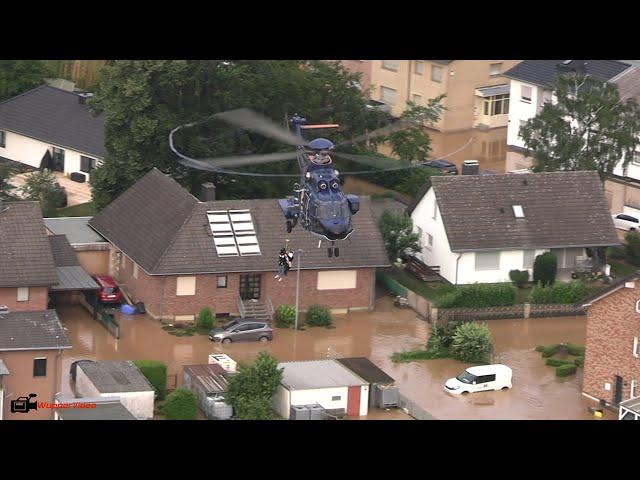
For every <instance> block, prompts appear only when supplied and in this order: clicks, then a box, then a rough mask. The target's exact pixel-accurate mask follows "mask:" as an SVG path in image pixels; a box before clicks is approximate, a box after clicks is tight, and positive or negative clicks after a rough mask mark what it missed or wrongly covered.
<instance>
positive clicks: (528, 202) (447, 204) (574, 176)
mask: <svg viewBox="0 0 640 480" xmlns="http://www.w3.org/2000/svg"><path fill="white" fill-rule="evenodd" d="M431 181H432V184H433V189H434V192H435V196H436V199H437V202H438V207H439V210H440V214H441V216H442V221H443V223H444V227H445V230H446V232H447V237H448V239H449V244H450V246H451V251H453V252H465V251H481V250H505V249H510V248H513V249H517V250H519V249H529V248H562V247H587V246H594V247H595V246H608V245H619V244H620V242H619V240H618V236H617V234H616V230H615V228H614V226H613V220H612V219H611V212H610V211H609V207H608V205H607V201H606V199H605V197H604V189H603V186H602V183H601V182H600V178H599V176H598V173H597V172H595V171H591V172H549V173H525V174H519V175H514V174H504V175H487V176H481V175H480V176H478V175H451V176H434V177H432V178H431ZM525 182H526V184H525ZM513 205H521V206H522V208H523V210H524V215H525V217H524V218H516V217H515V215H514V212H513ZM501 209H502V210H501Z"/></svg>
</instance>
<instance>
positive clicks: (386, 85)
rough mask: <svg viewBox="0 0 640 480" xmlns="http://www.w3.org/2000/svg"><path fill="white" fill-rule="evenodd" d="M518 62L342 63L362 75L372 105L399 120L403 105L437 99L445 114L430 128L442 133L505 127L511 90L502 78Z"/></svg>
mask: <svg viewBox="0 0 640 480" xmlns="http://www.w3.org/2000/svg"><path fill="white" fill-rule="evenodd" d="M519 62H520V60H343V61H342V65H343V66H344V67H345V68H347V69H348V70H350V71H352V72H358V73H362V74H363V77H362V81H361V88H362V89H363V90H364V91H367V90H368V89H369V88H370V87H373V88H372V91H371V94H370V95H371V100H372V101H373V102H372V103H373V104H378V105H381V106H382V108H384V109H387V110H388V111H389V112H390V113H391V114H392V115H394V116H396V117H399V116H400V115H401V114H402V112H404V110H405V109H406V106H407V102H409V101H411V102H414V103H416V104H418V105H426V104H427V102H428V101H429V100H430V99H432V98H435V97H437V96H439V95H441V94H445V95H446V98H445V99H444V100H443V104H444V105H445V106H446V107H447V110H445V111H444V112H442V117H441V118H440V120H439V121H438V122H437V123H436V124H435V125H434V128H435V129H436V130H439V131H441V132H455V131H459V130H468V129H470V128H475V127H477V128H483V129H491V128H497V127H504V126H506V124H507V114H508V111H509V86H508V80H507V79H506V78H505V77H504V72H505V71H507V70H509V69H510V68H511V67H513V66H515V65H517V64H518V63H519Z"/></svg>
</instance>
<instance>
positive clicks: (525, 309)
mask: <svg viewBox="0 0 640 480" xmlns="http://www.w3.org/2000/svg"><path fill="white" fill-rule="evenodd" d="M576 315H586V311H585V309H584V308H583V307H582V306H578V305H574V304H532V303H525V304H520V305H510V306H506V307H487V308H447V309H438V308H435V307H432V308H431V309H430V312H429V317H428V318H430V319H431V321H435V322H436V323H437V324H438V325H442V324H445V323H448V322H454V321H456V322H472V321H477V320H499V319H507V318H508V319H525V318H541V317H574V316H576Z"/></svg>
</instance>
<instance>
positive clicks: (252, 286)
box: [240, 273, 262, 300]
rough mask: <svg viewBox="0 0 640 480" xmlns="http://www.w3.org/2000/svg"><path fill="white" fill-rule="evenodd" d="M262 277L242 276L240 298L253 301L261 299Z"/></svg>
mask: <svg viewBox="0 0 640 480" xmlns="http://www.w3.org/2000/svg"><path fill="white" fill-rule="evenodd" d="M261 284H262V275H260V274H255V273H248V274H246V275H240V298H241V299H242V300H251V299H254V298H255V299H258V298H260V294H261Z"/></svg>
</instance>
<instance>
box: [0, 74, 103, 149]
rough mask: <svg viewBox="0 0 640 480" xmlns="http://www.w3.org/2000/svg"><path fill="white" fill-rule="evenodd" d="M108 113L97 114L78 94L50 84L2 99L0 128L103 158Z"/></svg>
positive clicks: (0, 104)
mask: <svg viewBox="0 0 640 480" xmlns="http://www.w3.org/2000/svg"><path fill="white" fill-rule="evenodd" d="M104 124H105V115H104V114H101V115H99V116H98V117H94V116H93V114H92V113H91V112H90V110H89V107H88V106H87V105H81V104H80V103H79V101H78V94H77V93H74V92H67V91H66V90H61V89H59V88H55V87H52V86H49V85H42V86H40V87H37V88H34V89H33V90H29V91H28V92H25V93H23V94H21V95H18V96H16V97H13V98H10V99H8V100H5V101H4V102H2V103H0V130H9V131H11V132H15V133H19V134H21V135H25V136H27V137H31V138H36V139H38V140H42V141H44V142H47V143H51V144H54V145H59V146H60V147H63V148H65V147H66V148H69V149H72V150H77V151H79V152H82V153H86V154H89V155H92V156H94V157H100V158H104V157H105V155H106V153H107V152H106V149H105V146H104Z"/></svg>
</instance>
